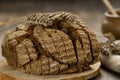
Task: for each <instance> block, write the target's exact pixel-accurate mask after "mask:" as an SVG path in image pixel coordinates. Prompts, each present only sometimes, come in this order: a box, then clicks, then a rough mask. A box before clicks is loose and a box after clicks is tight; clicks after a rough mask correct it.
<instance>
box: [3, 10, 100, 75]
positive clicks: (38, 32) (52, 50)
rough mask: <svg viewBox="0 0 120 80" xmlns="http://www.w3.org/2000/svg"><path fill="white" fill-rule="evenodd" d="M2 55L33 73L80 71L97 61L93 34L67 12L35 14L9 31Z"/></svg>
mask: <svg viewBox="0 0 120 80" xmlns="http://www.w3.org/2000/svg"><path fill="white" fill-rule="evenodd" d="M2 54H3V56H4V57H5V58H6V59H7V62H8V64H9V65H10V66H12V67H15V68H18V69H20V70H22V71H23V72H27V73H30V74H36V75H48V74H69V73H75V72H82V71H84V70H87V69H89V68H90V64H92V63H94V62H97V61H98V55H99V43H98V41H97V39H96V37H95V34H94V33H93V32H92V31H91V30H90V29H88V27H87V26H86V25H85V24H84V23H83V22H82V21H81V19H80V18H79V17H78V16H75V15H73V14H70V13H67V12H53V13H35V14H31V15H29V16H28V17H27V18H26V22H25V23H23V24H20V25H18V27H17V28H16V29H15V30H13V31H9V32H8V33H7V34H6V35H5V37H4V39H3V43H2Z"/></svg>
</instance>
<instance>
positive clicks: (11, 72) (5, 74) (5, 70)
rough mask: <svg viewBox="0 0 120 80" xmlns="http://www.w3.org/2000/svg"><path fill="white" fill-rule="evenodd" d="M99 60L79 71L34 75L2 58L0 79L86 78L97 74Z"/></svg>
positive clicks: (50, 79) (51, 79)
mask: <svg viewBox="0 0 120 80" xmlns="http://www.w3.org/2000/svg"><path fill="white" fill-rule="evenodd" d="M100 65H101V63H100V62H97V63H95V64H93V65H91V66H90V69H89V70H87V71H84V72H81V73H73V74H65V75H46V76H36V75H30V74H26V73H23V72H20V71H17V70H16V69H14V68H12V67H10V66H8V64H7V61H6V60H5V59H3V60H2V61H1V62H0V80H86V79H91V78H93V77H95V76H96V75H98V74H99V69H100Z"/></svg>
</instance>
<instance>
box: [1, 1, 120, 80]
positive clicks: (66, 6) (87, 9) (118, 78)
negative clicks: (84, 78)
mask: <svg viewBox="0 0 120 80" xmlns="http://www.w3.org/2000/svg"><path fill="white" fill-rule="evenodd" d="M53 1H54V2H50V1H47V2H46V1H42V2H39V1H30V2H28V1H24V2H21V1H20V2H1V3H0V16H1V17H0V45H1V41H2V39H3V36H4V34H5V32H6V31H8V30H10V29H13V28H15V27H16V26H17V25H18V24H20V23H21V22H22V20H19V19H18V20H13V18H15V17H19V16H24V15H27V14H29V13H32V12H50V11H56V10H57V11H58V10H62V11H70V12H74V13H75V14H77V15H79V16H80V17H81V18H82V19H83V20H84V21H85V22H86V24H87V25H88V26H89V27H90V28H91V29H92V30H93V32H95V33H96V35H97V38H98V39H99V41H104V40H105V38H104V37H103V36H102V33H101V24H102V22H103V20H104V11H105V8H104V7H103V5H102V2H100V0H99V1H98V0H80V1H79V0H75V1H74V2H73V1H72V0H70V1H69V2H67V1H68V0H67V1H64V0H62V1H61V0H60V1H59V0H53ZM111 1H112V3H113V5H114V6H116V7H120V6H119V5H120V1H119V0H115V1H113V0H111ZM86 2H87V3H86ZM6 6H7V7H6ZM1 21H2V22H1ZM4 23H5V24H4ZM0 51H1V50H0ZM1 59H2V56H1V54H0V60H1ZM91 80H120V74H118V73H115V72H112V71H110V70H108V69H105V68H103V67H101V70H100V74H99V75H98V76H96V77H95V78H93V79H91Z"/></svg>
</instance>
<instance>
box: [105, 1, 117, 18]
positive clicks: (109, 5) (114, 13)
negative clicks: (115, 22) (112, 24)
mask: <svg viewBox="0 0 120 80" xmlns="http://www.w3.org/2000/svg"><path fill="white" fill-rule="evenodd" d="M103 3H104V4H105V6H106V7H107V8H108V10H109V11H110V12H111V13H112V14H113V15H114V16H116V17H118V14H117V13H116V11H115V10H114V9H113V7H112V5H111V3H110V2H109V0H103Z"/></svg>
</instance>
